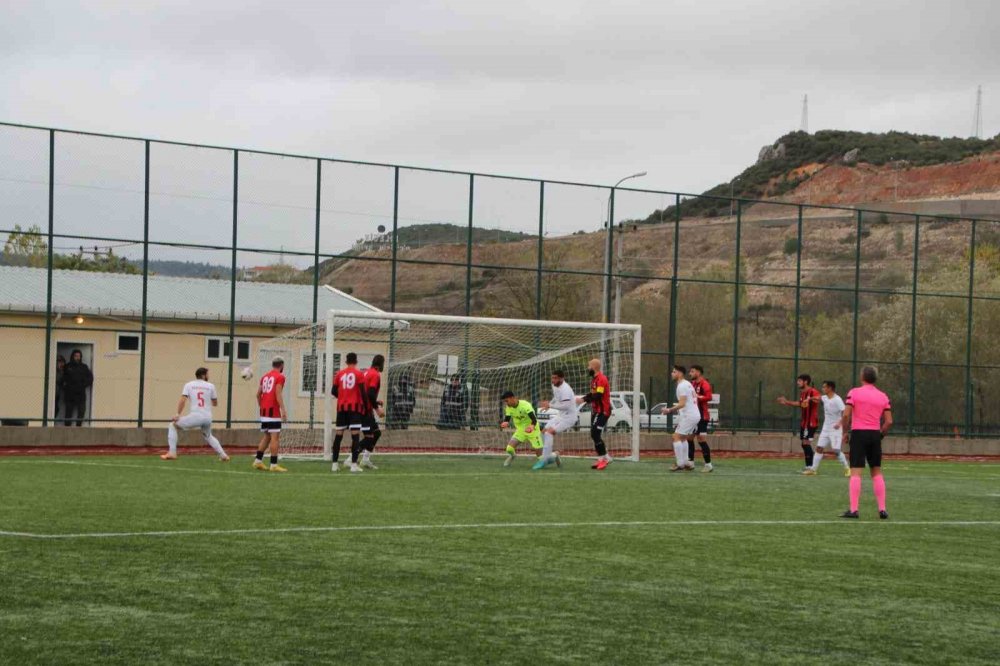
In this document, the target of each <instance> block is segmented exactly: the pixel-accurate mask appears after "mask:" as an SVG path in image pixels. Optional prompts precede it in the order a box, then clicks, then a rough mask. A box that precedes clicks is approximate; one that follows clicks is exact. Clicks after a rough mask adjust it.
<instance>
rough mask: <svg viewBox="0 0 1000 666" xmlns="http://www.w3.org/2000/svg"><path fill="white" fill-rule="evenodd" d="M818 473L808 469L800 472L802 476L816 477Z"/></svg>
mask: <svg viewBox="0 0 1000 666" xmlns="http://www.w3.org/2000/svg"><path fill="white" fill-rule="evenodd" d="M817 474H818V472H817V471H816V470H814V469H813V468H811V467H810V468H808V469H806V470H804V471H803V472H802V476H816V475H817Z"/></svg>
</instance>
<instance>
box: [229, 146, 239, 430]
mask: <svg viewBox="0 0 1000 666" xmlns="http://www.w3.org/2000/svg"><path fill="white" fill-rule="evenodd" d="M239 188H240V151H238V150H234V151H233V246H232V248H231V251H232V259H231V262H230V266H229V367H228V370H229V376H228V379H227V380H226V396H227V400H226V427H227V428H230V427H232V425H233V362H234V360H235V358H236V240H237V235H236V234H237V229H238V227H239V218H238V212H239V206H238V203H239Z"/></svg>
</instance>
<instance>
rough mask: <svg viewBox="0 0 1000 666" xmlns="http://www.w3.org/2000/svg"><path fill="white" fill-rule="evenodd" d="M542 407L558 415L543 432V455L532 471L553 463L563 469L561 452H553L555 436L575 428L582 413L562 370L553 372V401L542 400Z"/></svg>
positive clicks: (550, 420)
mask: <svg viewBox="0 0 1000 666" xmlns="http://www.w3.org/2000/svg"><path fill="white" fill-rule="evenodd" d="M541 405H542V409H549V408H550V407H551V408H552V409H554V410H556V411H557V412H558V414H556V415H555V416H553V417H552V418H551V419H549V422H548V423H547V424H546V425H545V430H544V431H542V455H541V457H539V458H538V462H536V463H535V464H534V465H532V467H531V469H542V468H543V467H545V466H546V465H551V464H552V463H555V464H556V465H557V466H560V467H561V466H562V461H561V460H559V452H558V451H553V450H552V448H553V447H554V446H555V436H556V435H557V434H559V433H561V432H566V431H567V430H569V429H570V428H572V427H573V426H575V425H576V421H577V417H578V415H579V411H580V408H579V406H578V405H577V404H576V395H574V394H573V387H571V386H570V385H569V383H567V382H566V373H565V372H563V371H562V370H554V371H553V372H552V400H542V403H541Z"/></svg>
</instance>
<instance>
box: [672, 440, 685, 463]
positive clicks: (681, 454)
mask: <svg viewBox="0 0 1000 666" xmlns="http://www.w3.org/2000/svg"><path fill="white" fill-rule="evenodd" d="M687 454H688V443H687V441H686V440H681V441H679V442H674V457H675V458H676V459H677V466H678V467H684V466H685V465H687Z"/></svg>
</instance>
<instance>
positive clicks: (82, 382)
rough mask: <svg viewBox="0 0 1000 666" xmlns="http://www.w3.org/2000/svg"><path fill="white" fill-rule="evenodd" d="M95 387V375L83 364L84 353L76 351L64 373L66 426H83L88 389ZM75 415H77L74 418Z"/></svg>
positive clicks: (63, 392)
mask: <svg viewBox="0 0 1000 666" xmlns="http://www.w3.org/2000/svg"><path fill="white" fill-rule="evenodd" d="M93 385H94V374H93V373H92V372H91V371H90V368H89V367H87V364H86V363H84V362H83V352H82V351H80V350H79V349H74V350H73V353H72V354H70V355H69V363H67V364H66V367H65V368H63V373H62V392H61V393H62V399H63V412H64V414H65V423H66V425H73V422H74V421H75V422H76V425H77V427H79V426H82V425H83V419H84V417H85V416H86V415H87V389H89V388H90V387H92V386H93ZM74 414H75V415H76V416H75V417H74Z"/></svg>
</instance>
